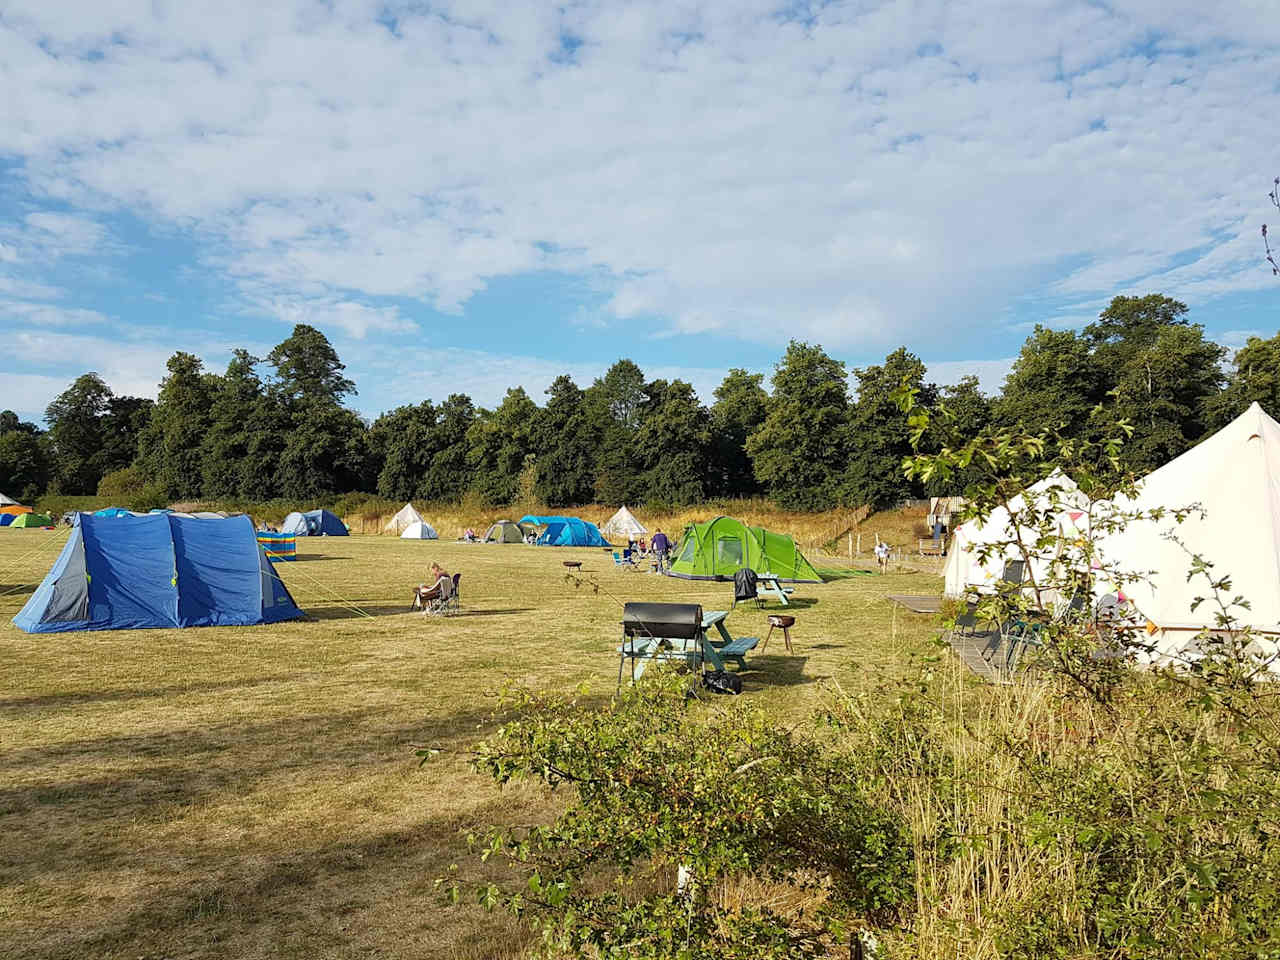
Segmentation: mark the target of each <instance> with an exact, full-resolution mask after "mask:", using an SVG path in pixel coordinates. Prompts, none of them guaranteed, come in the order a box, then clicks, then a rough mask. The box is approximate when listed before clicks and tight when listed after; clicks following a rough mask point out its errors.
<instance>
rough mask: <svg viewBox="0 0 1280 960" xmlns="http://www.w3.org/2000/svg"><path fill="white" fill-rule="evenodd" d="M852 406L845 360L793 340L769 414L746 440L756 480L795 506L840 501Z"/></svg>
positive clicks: (776, 375) (775, 379) (779, 370)
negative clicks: (850, 407) (847, 429)
mask: <svg viewBox="0 0 1280 960" xmlns="http://www.w3.org/2000/svg"><path fill="white" fill-rule="evenodd" d="M848 409H849V388H848V383H847V382H846V374H845V367H844V364H843V363H841V362H840V361H838V360H833V359H832V358H831V357H829V356H828V355H827V354H826V352H824V351H823V349H822V348H821V347H820V346H816V345H812V346H811V345H810V344H807V343H801V342H800V341H798V340H792V341H791V343H790V344H789V345H788V346H787V353H786V356H785V357H783V358H782V362H781V363H779V364H778V368H777V370H776V371H775V372H774V375H773V397H772V398H771V400H770V403H769V413H768V416H766V417H765V420H764V423H762V424H761V425H760V427H759V428H758V429H757V430H756V431H755V432H754V433H752V434H751V436H749V437H748V438H747V452H748V453H749V454H750V455H751V459H752V463H753V465H754V468H755V474H756V479H757V480H759V481H760V484H761V485H762V486H763V487H764V488H765V490H767V491H768V493H769V496H770V498H771V499H773V500H776V501H777V502H778V503H780V504H782V505H783V506H784V507H788V508H790V509H796V510H825V509H827V508H828V507H831V506H833V505H834V504H835V503H836V502H837V500H838V497H839V478H840V476H841V474H842V473H843V471H844V468H845V464H846V462H847V460H848V452H847V449H846V447H847V441H846V438H847V432H846V430H845V426H846V423H847V417H848Z"/></svg>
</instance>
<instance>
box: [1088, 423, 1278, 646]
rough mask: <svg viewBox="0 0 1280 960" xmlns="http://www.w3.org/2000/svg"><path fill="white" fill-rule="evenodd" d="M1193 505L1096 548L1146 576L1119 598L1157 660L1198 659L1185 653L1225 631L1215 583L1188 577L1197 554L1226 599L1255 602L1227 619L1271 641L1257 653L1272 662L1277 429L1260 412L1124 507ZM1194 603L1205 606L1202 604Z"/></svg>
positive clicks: (1196, 450)
mask: <svg viewBox="0 0 1280 960" xmlns="http://www.w3.org/2000/svg"><path fill="white" fill-rule="evenodd" d="M1194 505H1198V509H1197V510H1195V511H1193V512H1192V514H1191V515H1190V516H1188V517H1186V518H1185V519H1184V520H1183V521H1182V522H1181V523H1178V522H1177V519H1176V518H1175V517H1173V516H1171V515H1168V514H1166V515H1165V516H1164V517H1162V518H1160V519H1159V520H1153V519H1145V520H1135V521H1130V522H1129V523H1128V525H1127V526H1126V527H1125V529H1123V530H1120V531H1118V532H1116V533H1113V534H1110V535H1108V536H1107V537H1106V538H1105V539H1103V540H1102V541H1101V542H1100V544H1099V552H1100V554H1101V556H1102V559H1103V563H1104V565H1105V566H1106V568H1107V569H1110V570H1117V571H1121V572H1123V573H1125V574H1131V575H1141V576H1142V577H1143V579H1142V580H1138V581H1133V582H1128V583H1121V584H1119V592H1120V593H1121V594H1122V599H1123V600H1126V601H1128V602H1129V604H1131V605H1132V608H1133V609H1134V610H1135V611H1136V613H1137V614H1138V615H1139V616H1141V617H1142V618H1144V619H1145V620H1146V621H1147V632H1148V633H1149V634H1150V635H1151V642H1152V644H1153V646H1154V648H1155V653H1154V654H1153V656H1152V659H1153V660H1155V661H1163V662H1168V661H1170V660H1171V659H1174V658H1177V657H1178V656H1179V655H1180V654H1189V655H1192V656H1193V655H1194V652H1193V651H1189V649H1188V648H1189V646H1190V645H1191V644H1192V643H1193V641H1194V639H1195V636H1196V634H1197V633H1199V632H1200V631H1201V630H1204V629H1206V628H1208V629H1215V628H1217V627H1219V626H1221V623H1220V621H1219V620H1218V614H1219V613H1220V607H1219V606H1218V604H1217V603H1216V602H1215V601H1214V598H1213V594H1212V591H1211V589H1210V587H1209V581H1208V579H1207V578H1206V577H1205V576H1203V575H1199V574H1196V575H1193V576H1190V578H1189V575H1190V574H1191V573H1192V566H1193V560H1192V556H1193V555H1198V556H1201V557H1203V558H1204V559H1205V560H1207V561H1208V562H1209V563H1211V564H1212V565H1213V567H1212V570H1211V571H1210V573H1211V575H1212V577H1213V578H1214V579H1219V578H1222V577H1228V578H1229V579H1230V581H1231V588H1230V590H1229V591H1227V592H1226V594H1227V595H1226V596H1225V597H1223V598H1222V599H1223V600H1225V601H1229V600H1230V599H1231V598H1233V597H1236V596H1240V597H1243V598H1244V599H1245V600H1247V601H1248V603H1249V605H1250V606H1249V609H1243V608H1240V607H1231V608H1229V610H1228V615H1229V616H1230V617H1231V618H1232V619H1233V621H1234V622H1235V624H1236V625H1237V626H1249V627H1251V628H1253V629H1254V630H1255V631H1258V632H1260V633H1263V634H1269V635H1271V636H1268V637H1267V638H1266V640H1265V641H1264V644H1263V645H1265V646H1266V647H1268V648H1270V649H1266V650H1260V651H1259V653H1260V654H1261V655H1263V656H1267V657H1271V656H1273V655H1274V653H1275V649H1274V648H1275V635H1276V634H1280V423H1277V422H1276V421H1275V420H1273V419H1271V417H1269V416H1267V414H1266V411H1264V410H1263V409H1262V407H1260V406H1259V405H1258V404H1256V403H1254V404H1252V405H1251V406H1250V407H1249V409H1248V410H1246V411H1245V412H1244V413H1242V414H1241V415H1240V416H1239V417H1237V418H1236V419H1235V420H1233V421H1231V423H1229V424H1227V426H1225V427H1223V428H1222V429H1221V430H1219V431H1218V432H1217V433H1215V434H1213V436H1211V437H1207V438H1206V439H1204V440H1202V441H1201V442H1200V443H1199V444H1197V445H1196V446H1194V447H1192V448H1191V449H1190V450H1188V451H1187V452H1186V453H1184V454H1182V455H1181V456H1179V457H1177V458H1175V459H1173V460H1171V461H1169V462H1168V463H1166V464H1165V465H1164V466H1163V467H1161V468H1160V469H1158V470H1155V471H1153V472H1152V473H1150V474H1148V475H1147V477H1146V478H1145V479H1143V480H1142V482H1141V483H1140V484H1139V487H1138V494H1137V497H1136V498H1135V499H1132V500H1130V499H1127V498H1126V499H1124V500H1121V501H1119V502H1118V503H1117V506H1118V507H1120V508H1121V509H1122V510H1125V511H1134V512H1137V511H1143V512H1149V511H1151V510H1154V509H1156V508H1165V509H1169V510H1175V509H1179V508H1186V507H1192V506H1194ZM1170 537H1176V538H1177V540H1178V541H1180V543H1179V542H1175V541H1174V540H1171V539H1170ZM1107 586H1108V585H1107V584H1100V585H1099V587H1098V590H1099V592H1105V590H1106V589H1107ZM1110 587H1111V590H1112V591H1115V589H1116V585H1115V584H1112V585H1110ZM1197 597H1204V598H1205V599H1204V601H1203V602H1201V603H1199V604H1198V605H1197V604H1196V598H1197Z"/></svg>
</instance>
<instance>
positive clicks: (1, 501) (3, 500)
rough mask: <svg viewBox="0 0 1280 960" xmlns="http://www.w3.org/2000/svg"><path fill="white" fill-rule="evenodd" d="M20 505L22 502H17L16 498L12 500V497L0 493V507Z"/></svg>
mask: <svg viewBox="0 0 1280 960" xmlns="http://www.w3.org/2000/svg"><path fill="white" fill-rule="evenodd" d="M20 506H22V504H20V503H18V501H17V500H14V499H13V498H12V497H6V496H5V495H4V494H3V493H0V507H20Z"/></svg>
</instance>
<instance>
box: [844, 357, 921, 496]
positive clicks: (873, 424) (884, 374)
mask: <svg viewBox="0 0 1280 960" xmlns="http://www.w3.org/2000/svg"><path fill="white" fill-rule="evenodd" d="M924 375H925V366H924V364H923V363H922V362H921V361H920V358H919V357H917V356H916V355H915V354H913V353H909V352H908V351H907V348H906V347H899V348H898V349H897V350H895V351H893V353H891V354H889V355H888V356H887V357H885V361H884V363H883V364H880V365H878V366H871V367H863V368H862V369H859V370H855V371H854V376H856V377H857V378H858V399H857V400H856V401H855V402H854V404H853V406H852V408H851V409H850V411H849V421H848V439H847V441H846V450H847V454H848V466H847V468H846V469H845V471H844V478H843V483H842V487H841V500H842V501H843V502H845V503H847V504H849V505H851V506H862V505H863V504H870V505H871V506H872V507H873V508H875V509H877V510H881V509H884V508H886V507H891V506H893V505H895V504H897V503H899V502H900V501H902V500H903V499H905V498H907V497H910V496H913V495H915V494H917V493H918V492H919V491H918V490H917V489H915V487H914V486H913V484H912V483H911V482H910V481H909V480H907V479H906V478H905V477H904V476H903V473H902V462H903V458H904V457H906V456H908V455H909V454H910V453H911V452H912V450H911V434H910V430H909V428H908V426H907V414H906V413H905V412H904V411H903V410H902V409H901V408H900V407H899V406H898V404H897V402H896V401H895V400H894V391H895V390H898V389H900V388H901V387H902V385H903V384H904V383H905V384H907V385H908V386H911V387H913V388H915V389H916V390H918V391H920V395H919V399H920V402H922V403H924V404H927V405H931V404H932V403H933V402H934V400H935V399H936V395H937V388H936V387H934V386H933V385H932V384H926V383H925V382H924Z"/></svg>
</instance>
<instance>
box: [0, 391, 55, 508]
mask: <svg viewBox="0 0 1280 960" xmlns="http://www.w3.org/2000/svg"><path fill="white" fill-rule="evenodd" d="M52 478H53V474H52V470H51V465H50V463H49V457H48V452H47V451H46V449H45V442H44V435H43V434H42V433H41V431H40V428H39V427H37V426H36V425H35V424H34V423H29V422H27V421H25V420H19V419H18V415H17V414H16V413H14V412H13V411H12V410H4V411H0V493H5V494H8V495H9V496H11V497H14V498H16V499H19V500H22V501H23V502H25V503H30V502H32V501H33V500H35V499H36V498H37V497H39V496H40V494H42V493H44V491H45V490H46V489H47V488H48V486H49V481H50V480H51V479H52Z"/></svg>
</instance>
